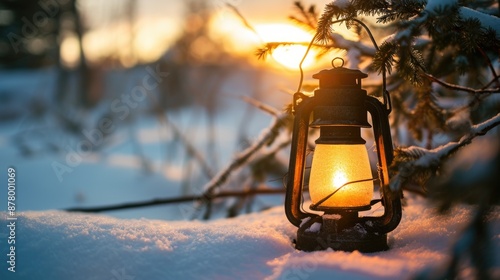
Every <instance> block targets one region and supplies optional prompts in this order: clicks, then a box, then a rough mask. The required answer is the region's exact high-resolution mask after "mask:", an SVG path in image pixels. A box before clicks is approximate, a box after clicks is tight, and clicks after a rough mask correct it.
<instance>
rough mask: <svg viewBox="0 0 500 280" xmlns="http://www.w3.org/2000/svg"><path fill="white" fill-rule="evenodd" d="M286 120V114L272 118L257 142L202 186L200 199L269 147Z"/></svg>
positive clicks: (197, 207) (198, 207)
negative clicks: (264, 148) (262, 149)
mask: <svg viewBox="0 0 500 280" xmlns="http://www.w3.org/2000/svg"><path fill="white" fill-rule="evenodd" d="M287 118H288V115H287V114H281V115H280V116H279V117H276V118H274V119H273V122H272V124H271V125H270V127H269V128H268V129H267V130H265V131H264V132H263V133H262V135H261V136H260V139H259V140H258V141H256V142H255V143H254V144H253V145H251V146H250V147H248V148H246V149H245V150H244V151H242V152H241V153H239V154H237V155H236V157H235V159H234V160H233V161H232V162H231V163H230V164H229V165H228V166H226V168H224V169H222V170H221V171H219V173H217V175H215V176H214V177H213V178H212V180H210V182H208V183H207V184H206V185H205V186H204V188H203V189H204V190H205V191H204V192H203V195H202V197H205V198H210V197H212V196H213V194H214V192H215V190H216V189H218V188H219V187H221V186H222V185H223V184H224V183H225V182H226V181H227V179H228V178H229V176H230V175H231V173H232V172H234V171H235V170H236V169H238V168H240V167H241V166H243V165H244V164H245V163H247V162H248V161H249V160H250V158H251V157H252V156H253V155H254V154H255V153H256V152H257V151H259V150H260V149H261V148H262V147H264V146H265V145H269V144H270V143H271V142H272V141H274V139H275V138H276V136H277V135H278V133H279V130H280V129H281V128H282V127H283V124H284V122H285V120H286V119H287ZM208 201H209V200H202V201H201V202H202V203H200V204H199V205H198V206H196V211H195V212H194V213H198V212H199V209H200V207H201V206H202V205H203V202H208Z"/></svg>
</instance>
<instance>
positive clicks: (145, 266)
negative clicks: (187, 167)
mask: <svg viewBox="0 0 500 280" xmlns="http://www.w3.org/2000/svg"><path fill="white" fill-rule="evenodd" d="M497 210H498V209H497ZM469 212H470V210H469V209H468V208H467V207H460V208H456V209H455V210H454V212H453V215H450V216H439V215H436V213H435V211H434V210H433V209H432V208H431V207H429V206H428V205H426V204H425V202H424V201H423V200H421V199H411V200H410V203H409V206H407V207H406V208H405V210H404V216H403V220H402V222H401V224H400V226H399V227H398V228H397V229H396V230H395V231H394V232H392V233H391V234H390V236H389V244H390V247H391V249H390V250H388V251H385V252H379V253H371V254H362V253H359V252H350V253H349V252H335V251H331V250H329V251H323V252H314V253H306V252H300V251H296V250H295V249H294V247H293V245H292V239H293V238H294V237H295V231H296V229H295V228H294V227H293V226H292V225H291V224H289V223H288V222H287V220H286V218H285V216H284V213H283V210H282V208H281V207H276V208H273V209H270V210H267V211H265V212H262V213H254V214H249V215H245V216H240V217H237V218H234V219H223V220H215V221H209V222H200V221H156V220H146V219H140V220H124V219H117V218H111V217H108V216H103V215H90V214H85V215H84V214H75V213H66V212H60V211H42V212H22V213H20V214H19V215H18V220H17V228H16V234H17V239H16V272H15V273H12V272H9V271H7V267H6V266H7V264H6V263H5V261H4V262H3V263H2V268H1V272H0V278H1V279H115V280H124V279H308V278H309V279H317V278H320V279H324V278H326V277H328V278H329V279H406V278H409V277H411V276H413V275H414V274H415V273H418V272H419V271H421V270H423V269H425V268H426V267H435V266H438V265H440V264H444V263H445V262H446V261H447V255H448V251H449V250H450V246H451V245H452V244H453V242H454V241H455V237H456V236H458V233H459V232H460V230H461V228H462V227H463V226H464V225H465V223H466V222H467V217H468V215H469V214H470V213H469ZM494 213H495V214H494V215H493V216H492V217H491V219H492V224H493V228H491V229H490V230H491V231H492V232H494V233H495V234H494V235H493V234H492V235H491V236H493V244H494V246H495V248H494V252H496V262H495V267H496V270H497V272H498V270H499V262H498V259H499V257H500V256H499V252H500V235H499V234H498V233H499V232H500V214H499V211H495V212H494ZM0 221H1V223H2V224H4V225H5V224H7V215H6V213H2V214H1V216H0ZM5 228H6V227H5V226H2V237H3V238H2V239H3V240H4V242H6V236H7V235H6V229H5ZM1 248H2V252H1V253H2V255H3V256H4V257H3V259H6V257H5V256H6V254H7V253H8V252H7V248H6V246H2V247H1ZM463 273H464V276H467V273H470V272H468V271H467V270H464V272H463Z"/></svg>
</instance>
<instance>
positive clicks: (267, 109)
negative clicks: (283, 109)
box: [241, 96, 280, 117]
mask: <svg viewBox="0 0 500 280" xmlns="http://www.w3.org/2000/svg"><path fill="white" fill-rule="evenodd" d="M241 99H243V101H245V102H246V103H248V104H250V105H253V106H254V107H256V108H258V109H260V110H262V111H264V112H266V113H269V114H271V115H272V116H275V117H279V114H280V111H279V110H277V109H275V108H273V107H271V106H269V105H267V104H264V103H262V102H260V101H259V100H257V99H255V98H251V97H248V96H243V97H241Z"/></svg>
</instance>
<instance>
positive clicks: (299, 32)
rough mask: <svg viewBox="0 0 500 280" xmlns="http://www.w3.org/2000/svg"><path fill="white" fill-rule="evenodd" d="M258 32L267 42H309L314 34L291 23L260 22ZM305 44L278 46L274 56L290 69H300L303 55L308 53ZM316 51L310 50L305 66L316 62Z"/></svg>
mask: <svg viewBox="0 0 500 280" xmlns="http://www.w3.org/2000/svg"><path fill="white" fill-rule="evenodd" d="M255 30H256V32H257V33H258V34H259V36H260V38H262V40H263V41H264V42H266V43H269V42H296V43H309V41H311V39H312V37H313V35H312V34H310V33H308V32H306V31H304V30H303V29H300V28H298V27H296V26H293V25H289V24H281V23H280V24H259V25H256V26H255ZM306 50H307V47H306V46H305V45H288V46H281V47H278V48H276V50H274V52H273V54H272V58H273V59H274V60H275V61H276V62H277V63H279V64H281V65H283V66H285V67H286V68H289V69H298V68H299V64H300V61H301V60H302V57H303V56H304V54H305V53H306ZM314 57H315V52H314V50H312V49H311V50H310V51H309V54H308V55H307V57H306V59H305V60H304V63H303V65H302V66H303V67H304V68H307V67H311V66H312V65H313V63H314Z"/></svg>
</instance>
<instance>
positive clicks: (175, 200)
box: [64, 188, 285, 213]
mask: <svg viewBox="0 0 500 280" xmlns="http://www.w3.org/2000/svg"><path fill="white" fill-rule="evenodd" d="M283 193H285V190H283V189H271V188H258V189H250V190H247V191H243V192H242V191H224V192H220V193H218V194H216V195H213V196H210V197H206V196H204V195H187V196H181V197H172V198H159V199H153V200H149V201H142V202H131V203H123V204H117V205H109V206H99V207H88V208H85V207H82V208H78V207H76V208H68V209H64V211H68V212H85V213H98V212H105V211H115V210H123V209H131V208H140V207H149V206H156V205H164V204H175V203H183V202H192V201H202V200H213V199H216V198H224V197H246V196H253V195H267V194H283Z"/></svg>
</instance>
